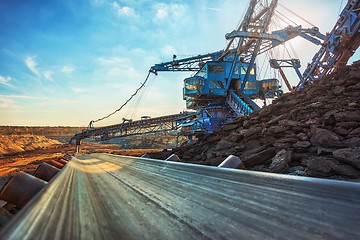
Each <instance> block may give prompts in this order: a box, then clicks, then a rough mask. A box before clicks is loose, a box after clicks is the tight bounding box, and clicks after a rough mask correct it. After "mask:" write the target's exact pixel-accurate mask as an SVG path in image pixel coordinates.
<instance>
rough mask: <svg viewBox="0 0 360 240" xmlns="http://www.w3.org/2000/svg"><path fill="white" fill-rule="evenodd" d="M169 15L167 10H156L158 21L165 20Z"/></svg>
mask: <svg viewBox="0 0 360 240" xmlns="http://www.w3.org/2000/svg"><path fill="white" fill-rule="evenodd" d="M167 15H168V13H167V10H166V9H157V10H156V18H157V19H160V20H161V19H164V18H166V17H167Z"/></svg>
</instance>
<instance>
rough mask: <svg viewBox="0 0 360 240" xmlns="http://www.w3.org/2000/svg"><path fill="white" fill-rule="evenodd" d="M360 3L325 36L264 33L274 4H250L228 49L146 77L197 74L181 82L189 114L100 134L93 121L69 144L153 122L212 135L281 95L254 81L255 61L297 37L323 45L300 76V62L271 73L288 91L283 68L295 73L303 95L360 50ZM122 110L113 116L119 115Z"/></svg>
mask: <svg viewBox="0 0 360 240" xmlns="http://www.w3.org/2000/svg"><path fill="white" fill-rule="evenodd" d="M359 1H360V0H349V2H348V3H347V5H346V6H345V8H344V10H343V11H342V13H341V15H340V18H339V20H338V21H337V23H336V25H335V27H334V29H333V30H332V32H331V33H329V34H327V35H326V36H325V35H323V34H321V33H320V32H319V29H318V28H317V27H313V28H302V27H301V26H288V27H286V28H285V29H280V30H277V31H272V32H268V30H269V25H270V22H271V19H272V17H273V15H274V11H275V8H276V6H277V4H278V0H272V1H269V0H251V1H250V3H249V7H248V9H247V11H246V14H245V17H244V19H243V21H242V22H241V24H240V25H239V26H238V27H237V29H236V30H234V31H232V32H230V33H228V34H226V35H225V37H226V39H227V40H229V43H228V45H227V46H226V48H225V49H224V50H221V51H217V52H213V53H208V54H203V55H198V56H194V57H189V58H184V59H177V56H176V55H174V56H173V59H172V61H169V62H165V63H160V64H155V65H154V66H152V67H151V68H150V70H149V74H148V76H147V78H146V80H145V82H146V81H147V79H148V77H149V75H150V73H154V74H157V73H158V72H161V71H196V73H195V74H194V75H193V76H191V77H188V78H186V79H185V80H184V87H183V99H184V100H185V101H186V107H187V109H189V112H184V113H180V114H176V115H169V116H170V117H169V116H164V117H158V118H146V119H142V120H140V121H133V122H124V123H122V124H117V125H113V126H109V127H102V128H94V127H93V123H94V121H92V122H90V125H89V128H88V129H87V130H85V131H84V132H82V133H79V134H77V135H75V136H74V137H73V138H72V140H73V139H76V140H77V142H80V140H81V139H84V138H87V137H90V136H102V138H106V139H108V138H110V137H121V136H127V134H125V135H124V131H125V130H126V131H127V130H130V129H131V131H133V133H132V134H144V133H147V132H149V131H148V130H149V128H148V127H149V126H153V124H154V121H155V122H156V124H158V125H157V126H160V125H162V124H165V125H166V124H167V123H169V122H171V127H170V128H169V127H167V128H156V129H157V130H178V132H179V134H180V135H185V136H189V138H191V137H192V136H198V135H201V134H211V133H214V132H216V131H218V130H220V128H221V127H222V126H223V124H224V123H226V122H231V121H233V120H234V119H235V118H237V117H239V116H244V115H248V114H250V113H252V112H253V111H254V110H257V109H259V108H260V107H259V106H258V105H257V104H256V102H255V101H254V99H261V100H263V101H265V99H267V98H275V97H279V96H280V95H281V94H282V90H281V89H280V85H279V81H278V80H277V79H275V78H270V79H258V78H257V73H256V64H255V60H256V58H257V57H258V55H260V54H261V53H264V52H266V51H268V50H270V49H272V48H274V47H276V46H279V45H281V44H283V43H285V42H287V41H289V40H291V39H293V38H295V37H297V36H300V37H302V38H304V39H306V40H308V41H310V42H312V43H314V44H316V45H321V49H320V50H319V52H318V53H317V54H316V55H315V56H314V58H313V61H312V63H310V64H309V65H308V67H307V69H306V70H305V72H304V73H303V74H301V73H300V71H299V68H300V61H299V60H298V59H271V60H270V65H271V67H273V68H275V69H278V70H279V72H280V74H281V76H282V78H283V79H284V81H285V83H286V85H287V88H288V89H289V91H292V90H294V88H293V87H291V85H290V83H289V82H288V81H287V78H286V76H285V74H284V72H283V71H282V68H284V67H292V68H294V69H295V71H296V73H297V75H298V76H299V79H300V83H299V85H298V86H297V87H296V89H301V88H302V86H303V84H305V83H306V82H309V81H314V80H317V79H320V78H322V77H323V76H325V75H326V74H328V73H330V72H332V71H334V70H336V69H337V68H340V67H342V66H344V65H345V64H346V63H347V61H348V59H349V58H350V57H351V56H352V54H353V53H354V51H355V50H356V49H357V48H358V46H359V44H360V35H359V25H360V19H359V11H360V10H359V5H360V3H359ZM145 82H144V83H143V84H142V86H143V85H144V84H145ZM142 86H141V87H142ZM141 87H140V88H141ZM140 88H139V89H140ZM139 89H137V90H136V92H135V94H136V93H137V92H138V91H139ZM135 94H133V95H132V96H131V97H130V99H129V100H131V98H132V97H133V96H134V95H135ZM129 100H127V101H126V102H125V104H126V103H127V102H128V101H129ZM125 104H123V105H122V106H121V107H120V108H119V109H118V110H116V111H115V112H117V111H119V110H121V108H122V107H123V106H124V105H125ZM115 112H114V113H115ZM114 113H111V114H109V115H108V116H106V117H104V118H107V117H109V116H110V115H112V114H114ZM104 118H101V119H98V120H102V119H104ZM98 120H97V121H98ZM144 129H148V130H144ZM72 140H71V141H72Z"/></svg>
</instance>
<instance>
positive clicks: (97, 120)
mask: <svg viewBox="0 0 360 240" xmlns="http://www.w3.org/2000/svg"><path fill="white" fill-rule="evenodd" d="M150 74H151V71H149V73H148V75H147V76H146V78H145V81H144V82H143V83H142V84H141V85H140V87H139V88H138V89H136V91H135V93H134V94H132V95H131V96H130V98H129V99H128V100H126V102H125V103H124V104H123V105H121V107H119V108H118V109H116V110H115V111H114V112H112V113H110V114H108V115H107V116H105V117H102V118H99V119H96V120H95V121H91V122H90V124H91V123H96V122H99V121H101V120H104V119H106V118H109V117H110V116H112V115H114V114H115V113H117V112H119V111H120V110H121V109H122V108H123V107H124V106H125V105H126V104H127V103H128V102H130V100H131V99H132V98H133V97H135V96H136V94H137V93H138V92H139V90H140V89H141V88H143V87H144V86H145V84H146V82H147V80H148V79H149V76H150Z"/></svg>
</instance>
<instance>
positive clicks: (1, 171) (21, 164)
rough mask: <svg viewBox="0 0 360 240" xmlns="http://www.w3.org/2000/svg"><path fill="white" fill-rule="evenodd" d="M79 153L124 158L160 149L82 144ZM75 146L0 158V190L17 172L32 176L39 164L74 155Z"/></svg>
mask: <svg viewBox="0 0 360 240" xmlns="http://www.w3.org/2000/svg"><path fill="white" fill-rule="evenodd" d="M80 149H81V150H80V152H81V153H95V152H96V153H98V152H104V153H110V154H117V155H124V156H135V157H138V156H141V155H143V154H144V153H149V152H158V151H161V149H131V150H120V149H119V145H117V144H99V143H84V144H82V145H81V148H80ZM74 153H75V146H74V145H69V144H62V145H54V146H48V147H45V148H42V149H35V150H30V151H23V152H16V153H10V154H4V155H1V156H0V189H1V188H2V186H3V185H4V184H5V183H6V181H7V180H8V178H9V177H11V176H13V175H15V174H16V173H17V172H19V171H23V172H26V173H29V174H32V173H33V172H34V171H35V170H36V168H37V167H38V165H39V164H41V163H42V162H48V161H51V160H54V159H58V158H62V157H63V156H64V155H65V154H74Z"/></svg>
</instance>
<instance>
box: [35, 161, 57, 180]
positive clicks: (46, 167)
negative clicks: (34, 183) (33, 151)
mask: <svg viewBox="0 0 360 240" xmlns="http://www.w3.org/2000/svg"><path fill="white" fill-rule="evenodd" d="M59 171H60V169H59V168H57V167H54V166H52V165H50V164H47V163H41V164H40V165H39V166H38V167H37V169H36V170H35V172H34V177H37V178H40V179H42V180H44V181H46V182H48V181H50V180H51V179H52V178H53V177H55V175H56V174H57V173H58V172H59Z"/></svg>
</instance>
